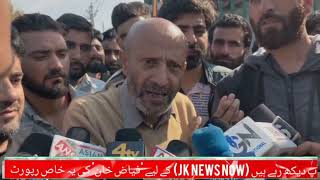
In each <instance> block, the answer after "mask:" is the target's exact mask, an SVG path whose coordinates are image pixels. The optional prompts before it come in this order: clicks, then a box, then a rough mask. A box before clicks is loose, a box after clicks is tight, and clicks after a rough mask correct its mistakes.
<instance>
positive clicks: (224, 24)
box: [208, 14, 252, 47]
mask: <svg viewBox="0 0 320 180" xmlns="http://www.w3.org/2000/svg"><path fill="white" fill-rule="evenodd" d="M217 27H219V28H241V29H242V31H243V33H244V39H243V43H244V46H245V47H250V45H251V41H252V32H251V29H250V25H249V23H248V22H247V21H246V20H245V19H244V18H243V17H242V16H239V15H237V14H225V15H223V16H222V17H220V18H219V19H218V20H217V21H216V22H215V23H214V24H213V25H212V26H211V27H210V28H209V32H208V33H209V43H210V44H212V39H213V32H214V30H215V29H216V28H217Z"/></svg>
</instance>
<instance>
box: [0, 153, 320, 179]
mask: <svg viewBox="0 0 320 180" xmlns="http://www.w3.org/2000/svg"><path fill="white" fill-rule="evenodd" d="M2 168H3V172H4V174H3V178H7V179H21V178H27V179H30V178H32V179H33V178H70V179H75V178H108V179H111V178H117V179H118V178H127V179H128V178H130V179H133V178H299V179H300V178H314V179H317V178H318V159H317V158H316V157H315V158H295V159H294V158H256V159H253V158H250V159H249V158H174V159H173V158H171V159H168V158H166V159H159V158H157V159H155V158H100V159H92V158H91V159H80V158H77V159H76V158H73V159H70V158H69V159H66V158H59V159H57V158H41V157H32V158H23V159H22V158H8V159H6V160H5V162H4V164H3V167H2Z"/></svg>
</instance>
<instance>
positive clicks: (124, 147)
mask: <svg viewBox="0 0 320 180" xmlns="http://www.w3.org/2000/svg"><path fill="white" fill-rule="evenodd" d="M107 156H115V157H138V156H144V143H143V138H142V136H141V134H140V133H139V132H138V131H137V130H136V129H133V128H125V129H120V130H118V131H117V133H116V137H115V141H114V142H111V143H109V144H108V146H107Z"/></svg>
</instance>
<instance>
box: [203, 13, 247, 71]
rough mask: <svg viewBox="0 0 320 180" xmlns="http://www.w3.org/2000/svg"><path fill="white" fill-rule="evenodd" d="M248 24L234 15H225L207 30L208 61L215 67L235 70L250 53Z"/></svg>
mask: <svg viewBox="0 0 320 180" xmlns="http://www.w3.org/2000/svg"><path fill="white" fill-rule="evenodd" d="M251 40H252V33H251V29H250V25H249V23H247V21H246V20H245V19H244V18H243V17H241V16H239V15H236V14H225V15H223V16H222V17H221V18H219V19H218V20H217V21H216V22H215V23H214V24H213V25H212V26H211V27H210V28H209V43H210V59H208V61H209V62H210V63H212V64H215V65H220V66H224V67H227V68H229V69H235V68H237V67H239V66H240V65H241V64H242V63H243V60H244V58H245V57H246V55H248V53H249V51H250V45H251Z"/></svg>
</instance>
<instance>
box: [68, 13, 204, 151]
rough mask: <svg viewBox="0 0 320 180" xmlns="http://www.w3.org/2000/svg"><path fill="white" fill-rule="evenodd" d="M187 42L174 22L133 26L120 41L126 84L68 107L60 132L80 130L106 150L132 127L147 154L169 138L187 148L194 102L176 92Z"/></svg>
mask: <svg viewBox="0 0 320 180" xmlns="http://www.w3.org/2000/svg"><path fill="white" fill-rule="evenodd" d="M187 50H188V47H187V42H186V39H185V36H184V34H183V32H181V30H180V29H179V28H178V27H177V26H176V25H174V24H173V23H171V22H169V21H167V20H164V19H160V18H151V19H148V20H143V21H140V22H137V23H136V24H134V26H133V27H132V28H131V29H130V31H129V33H128V36H127V38H126V42H125V53H126V58H125V63H124V70H125V72H126V74H127V79H126V81H125V82H124V83H123V84H122V85H121V86H119V87H113V88H110V89H109V90H108V91H105V92H100V93H97V94H94V95H90V96H87V97H83V98H80V99H78V100H76V101H74V102H73V103H72V104H71V106H70V107H69V109H68V112H67V114H66V118H65V120H64V130H65V131H67V130H68V129H70V128H72V127H82V128H85V129H87V130H88V131H89V132H90V134H91V141H92V143H95V144H98V145H102V146H104V147H106V145H107V143H109V142H111V141H113V140H114V136H115V133H116V132H117V130H119V129H121V128H136V129H137V130H138V131H139V132H140V133H141V135H142V137H143V139H144V143H145V146H146V155H147V156H148V155H150V153H151V149H152V148H153V147H154V146H156V145H159V146H160V147H162V148H165V147H166V146H167V144H168V143H169V142H170V141H171V140H174V139H177V140H182V141H184V142H186V143H188V144H190V141H191V138H190V136H191V135H192V131H193V130H194V129H195V128H196V127H197V126H198V125H199V124H200V122H201V119H200V118H198V117H197V116H196V112H195V109H194V106H193V104H192V103H191V101H190V100H189V99H188V97H186V96H185V95H183V94H181V93H178V91H179V89H180V85H181V79H182V77H183V75H184V71H185V69H186V57H187Z"/></svg>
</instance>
